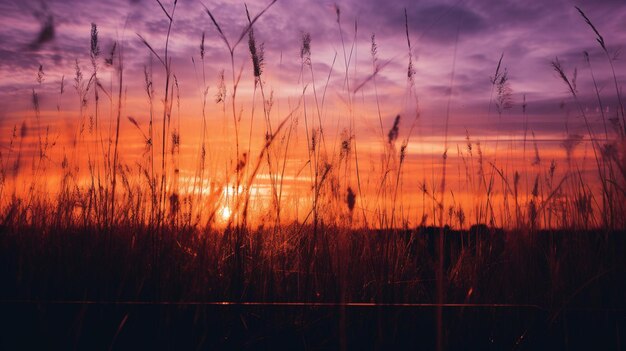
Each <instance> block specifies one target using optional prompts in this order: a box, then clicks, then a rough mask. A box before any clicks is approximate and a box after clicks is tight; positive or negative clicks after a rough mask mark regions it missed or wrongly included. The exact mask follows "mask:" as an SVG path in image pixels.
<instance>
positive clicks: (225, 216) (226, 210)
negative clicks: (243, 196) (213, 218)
mask: <svg viewBox="0 0 626 351" xmlns="http://www.w3.org/2000/svg"><path fill="white" fill-rule="evenodd" d="M231 214H232V212H231V210H230V207H228V206H223V207H222V208H221V209H220V211H219V215H220V218H221V219H222V221H224V222H227V221H228V220H229V219H230V215H231Z"/></svg>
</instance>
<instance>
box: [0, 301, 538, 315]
mask: <svg viewBox="0 0 626 351" xmlns="http://www.w3.org/2000/svg"><path fill="white" fill-rule="evenodd" d="M0 304H2V305H10V304H33V305H35V304H43V305H129V306H133V305H137V306H234V307H236V306H244V307H245V306H250V307H256V306H258V307H273V306H274V307H363V308H370V307H408V308H431V307H443V308H479V309H480V308H485V309H486V308H505V309H506V308H525V309H536V310H541V311H546V312H547V311H548V309H546V308H544V307H541V306H539V305H532V304H497V303H496V304H471V303H444V304H437V303H376V302H263V301H250V302H237V301H94V300H0Z"/></svg>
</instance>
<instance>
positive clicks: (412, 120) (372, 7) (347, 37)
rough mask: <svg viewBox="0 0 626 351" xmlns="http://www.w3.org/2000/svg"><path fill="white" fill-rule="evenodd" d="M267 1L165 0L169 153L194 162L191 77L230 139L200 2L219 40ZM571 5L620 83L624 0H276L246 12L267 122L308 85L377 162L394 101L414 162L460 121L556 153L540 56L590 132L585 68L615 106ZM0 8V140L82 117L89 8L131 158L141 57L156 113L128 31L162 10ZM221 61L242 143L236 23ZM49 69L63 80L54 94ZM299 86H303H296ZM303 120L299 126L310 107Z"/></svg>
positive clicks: (462, 128) (216, 52) (121, 2)
mask: <svg viewBox="0 0 626 351" xmlns="http://www.w3.org/2000/svg"><path fill="white" fill-rule="evenodd" d="M268 4H269V1H247V2H246V3H245V4H244V2H237V1H228V2H225V1H212V0H202V1H196V0H194V1H188V0H180V1H178V2H177V4H176V11H175V13H174V17H173V18H174V23H173V26H172V28H171V36H170V40H169V57H170V58H171V60H172V61H171V62H172V63H171V65H172V72H173V74H174V75H175V76H176V82H177V91H176V95H177V98H176V101H177V104H176V109H175V111H176V112H175V118H177V121H179V122H176V123H179V126H178V127H176V126H175V127H174V129H176V128H178V130H179V135H180V136H181V145H182V146H181V149H182V150H183V151H181V153H182V154H183V156H181V160H183V161H181V162H182V163H183V164H187V165H190V164H193V162H194V161H193V160H194V157H196V156H197V155H196V154H197V150H198V146H197V144H198V143H199V138H200V135H201V133H200V132H198V130H199V129H201V128H202V127H200V126H201V121H202V113H201V111H202V91H203V90H204V87H208V90H207V92H208V93H207V96H208V98H207V105H206V106H207V107H206V116H207V121H208V122H207V123H208V125H209V129H210V132H209V140H210V144H211V145H213V147H212V151H211V152H212V154H213V156H214V160H215V163H216V164H219V163H220V162H221V161H219V160H220V155H223V154H231V155H232V152H233V149H232V148H233V145H232V144H233V133H234V128H233V125H232V117H229V116H230V112H229V111H230V110H229V109H230V106H228V107H226V105H224V104H222V105H220V104H217V103H215V96H216V94H217V93H218V90H219V74H220V72H221V71H222V70H223V72H224V75H225V84H226V91H227V92H228V94H230V93H231V92H232V86H233V84H232V79H231V77H232V69H231V63H230V56H229V53H228V50H227V49H226V46H225V45H224V42H223V41H222V40H221V39H220V36H219V35H218V32H217V30H216V28H215V26H214V25H213V23H212V21H211V19H210V17H209V16H208V14H207V12H206V10H205V8H206V9H209V10H210V11H211V13H212V14H213V15H214V17H215V19H216V20H217V22H218V23H219V24H220V26H221V28H222V29H223V32H224V33H225V36H226V37H227V38H228V39H229V40H230V41H231V42H234V41H236V38H238V37H239V35H240V34H241V33H242V30H243V29H244V28H245V26H246V24H247V21H248V20H247V18H246V12H245V10H246V7H245V6H247V8H248V10H249V12H250V14H251V16H254V15H255V14H257V13H259V12H260V11H261V10H263V9H264V8H265V7H266V6H267V5H268ZM172 5H173V2H172V1H167V0H164V1H163V6H164V7H165V9H167V11H171V8H172ZM575 6H578V7H580V8H581V9H582V10H583V11H584V12H585V13H586V15H587V16H588V17H589V19H591V21H592V22H593V23H594V25H595V26H596V27H597V29H598V30H599V32H600V33H601V34H602V36H603V37H604V40H605V42H606V45H607V48H608V51H609V53H610V55H611V56H612V59H613V65H614V68H615V74H616V76H615V78H616V81H617V82H618V85H619V87H620V89H621V86H622V84H623V82H624V81H626V65H625V64H624V60H623V59H622V58H621V57H620V56H619V53H620V49H621V48H623V47H624V45H625V44H626V4H625V3H624V2H623V1H620V0H600V1H592V0H587V1H569V0H554V1H526V2H520V1H499V0H498V1H496V0H492V1H477V0H476V1H473V0H455V1H380V0H346V1H337V2H328V1H305V0H291V1H286V0H278V1H277V2H276V3H275V4H274V5H272V6H271V7H270V8H269V9H268V10H267V12H265V13H264V14H263V15H262V16H261V17H260V18H259V19H258V21H257V22H256V23H255V25H254V34H255V37H256V40H257V44H260V43H263V50H264V51H263V52H264V65H263V74H262V80H263V85H264V87H265V92H264V94H267V95H271V96H272V103H273V106H272V112H271V119H272V120H273V123H274V125H278V123H279V122H280V121H282V120H283V119H284V118H285V116H287V115H288V113H289V111H291V110H293V109H294V107H295V106H298V107H299V108H301V109H304V110H306V109H309V110H310V112H309V113H310V115H309V117H310V116H311V115H313V116H314V115H315V113H316V111H315V110H313V106H314V104H317V108H318V109H319V106H320V105H319V104H320V99H322V98H323V104H322V105H321V106H322V107H321V110H322V111H321V112H317V113H318V115H319V117H320V118H319V119H318V121H319V122H321V123H322V125H323V126H324V128H325V130H326V137H327V139H328V140H329V142H328V143H329V144H331V145H335V148H337V146H336V145H338V142H337V140H339V139H340V138H341V131H342V130H345V129H350V130H353V133H354V135H355V139H356V140H358V142H359V143H360V146H361V152H363V153H364V155H369V156H364V158H365V159H367V158H368V157H369V159H370V160H372V161H371V162H372V163H376V162H378V161H376V160H377V156H375V154H376V153H381V152H383V151H381V150H384V148H385V146H384V144H385V142H384V139H385V136H386V135H387V132H388V131H389V130H390V128H392V126H393V122H394V120H395V117H396V116H397V115H401V116H402V119H401V121H400V124H399V140H407V144H408V155H409V156H408V157H409V160H413V161H414V163H415V164H418V163H419V162H420V160H428V162H427V163H428V164H429V167H431V166H432V167H434V166H433V165H434V164H435V163H437V162H438V161H434V160H435V158H436V157H440V155H441V154H442V152H443V148H444V146H443V145H444V144H443V142H444V140H445V139H446V130H447V138H448V140H449V143H450V145H449V146H448V147H449V150H452V149H455V148H456V146H457V145H461V144H464V143H466V142H465V141H464V138H465V137H466V135H470V136H471V137H472V138H473V139H474V140H483V145H484V147H485V148H487V146H486V145H488V142H489V141H490V140H491V141H493V139H502V140H509V139H515V140H519V139H520V138H522V136H523V135H527V136H529V135H530V133H534V135H535V139H536V140H539V141H540V142H542V143H544V144H542V145H543V146H544V147H545V149H544V150H545V152H546V153H547V154H550V155H552V154H554V155H555V156H554V157H557V156H558V157H561V158H562V157H564V155H565V152H564V151H563V147H562V140H564V139H566V138H567V136H568V134H569V135H581V136H582V137H583V139H584V138H587V137H588V136H587V129H586V128H585V125H584V123H583V121H582V118H581V116H580V113H579V112H578V110H577V107H576V105H575V104H574V101H573V100H572V98H571V95H570V94H569V92H568V88H567V87H566V85H565V84H564V83H563V81H562V80H561V79H560V78H559V77H558V75H557V73H556V72H555V71H554V69H553V67H552V65H551V63H552V62H553V61H554V60H555V59H556V58H557V57H558V60H559V61H560V62H561V64H562V66H563V68H564V71H565V73H566V74H567V75H568V76H569V77H570V79H571V80H572V81H575V82H576V89H577V92H578V94H579V100H580V102H581V105H582V106H583V108H584V109H585V111H587V113H588V116H589V120H590V123H591V127H592V130H593V131H594V133H597V134H598V137H600V136H601V135H605V136H606V135H608V133H604V129H603V123H602V118H601V114H600V111H599V103H598V97H597V95H596V92H595V89H594V83H593V80H592V76H591V73H592V72H593V74H594V77H595V80H596V84H597V86H598V91H599V95H600V99H601V101H602V103H603V106H604V109H605V111H606V112H607V113H606V116H608V118H610V117H612V116H615V115H616V113H617V112H616V111H617V106H618V104H617V98H616V93H615V83H614V78H613V77H614V76H613V73H612V71H611V68H610V66H609V64H608V61H607V58H606V56H605V53H604V52H603V51H602V49H601V47H600V45H598V43H597V42H596V40H595V34H594V33H593V31H592V30H591V28H590V27H589V26H588V25H587V24H586V23H585V21H584V19H583V18H582V17H581V15H580V14H579V12H578V11H577V10H576V8H575ZM405 11H406V19H407V23H408V35H409V38H410V41H411V50H410V51H409V49H408V47H407V36H406V29H407V28H406V27H405ZM338 14H339V21H338ZM0 18H1V19H2V23H3V25H2V27H1V28H0V43H2V45H1V46H0V76H1V77H2V79H0V129H1V130H2V131H3V133H2V135H4V137H0V144H1V145H2V148H3V150H4V151H5V154H6V150H7V148H8V147H9V146H8V145H9V143H10V138H9V137H10V135H11V132H10V131H11V130H12V129H13V128H15V127H16V126H20V125H22V124H23V123H24V124H25V125H27V126H28V128H29V130H34V129H35V128H43V127H42V125H45V126H49V130H50V133H51V135H53V137H52V138H53V139H54V140H55V141H56V143H57V144H58V146H56V149H57V151H56V153H57V154H58V155H61V154H63V153H64V152H67V149H66V148H65V147H64V146H61V145H70V144H71V140H72V138H75V135H76V133H75V130H76V129H77V128H79V127H77V125H79V124H80V123H81V122H80V120H81V118H80V116H79V106H80V103H79V100H80V99H79V98H78V97H77V95H76V92H75V89H74V87H73V85H74V76H75V67H76V65H77V64H78V66H79V67H80V68H81V70H82V72H83V73H84V76H85V77H89V75H90V74H91V70H92V68H91V63H90V58H89V47H90V46H89V45H90V30H91V24H92V23H95V24H97V28H98V36H99V47H100V51H101V58H100V60H99V63H98V65H99V70H100V73H99V74H100V79H101V82H102V85H103V88H102V89H103V90H104V91H106V92H107V93H108V94H109V95H111V96H112V98H111V100H107V98H103V99H102V101H101V107H100V109H101V111H100V114H101V115H102V116H106V117H107V118H109V116H110V115H111V114H112V113H113V112H112V111H114V105H115V104H116V102H115V94H114V92H117V90H116V89H117V87H116V82H117V81H116V79H115V77H116V67H115V66H113V67H109V66H107V65H106V64H105V62H104V58H105V57H106V56H107V55H108V54H109V53H110V51H111V49H112V47H113V44H114V43H117V49H118V50H119V49H120V48H122V50H123V62H124V86H123V96H124V104H123V112H122V114H123V115H124V116H125V117H126V118H123V119H122V123H121V129H122V132H121V135H122V145H123V147H124V149H125V150H127V153H126V155H125V158H124V161H125V162H128V163H133V162H134V160H135V158H139V159H140V158H141V157H142V156H144V157H145V154H144V153H142V152H141V150H142V133H144V134H145V132H146V128H147V123H148V122H147V121H148V119H149V117H148V116H149V113H148V112H147V111H148V109H149V108H148V99H147V97H146V93H145V89H144V85H145V79H144V70H145V68H146V67H152V72H153V74H154V87H155V93H156V96H157V97H156V98H155V99H154V101H155V103H154V106H155V110H156V111H157V112H156V115H159V114H160V113H161V112H160V111H162V102H161V100H162V98H163V86H164V74H163V69H162V67H161V66H159V63H158V61H157V60H156V59H155V57H154V55H152V54H151V53H150V51H149V50H148V48H147V47H146V45H144V43H142V41H141V40H140V37H139V36H141V37H143V38H145V40H146V41H147V42H148V43H149V44H150V45H151V46H152V47H153V48H154V49H155V51H156V52H158V53H160V54H162V53H163V49H164V43H165V38H166V33H167V29H168V19H167V17H166V15H165V14H164V12H163V11H162V10H161V8H160V6H159V4H158V2H157V1H153V0H110V1H89V0H86V1H71V0H69V1H60V0H50V1H31V0H24V1H7V0H1V1H0ZM203 33H204V36H205V57H204V60H203V61H202V60H201V57H200V43H201V38H202V36H203ZM304 33H309V34H310V37H311V70H310V71H309V70H308V68H307V69H304V70H303V65H302V58H301V44H302V37H303V35H304ZM372 35H375V41H376V45H377V60H378V61H377V62H378V64H379V67H380V70H379V71H378V72H377V73H376V75H375V79H372V74H373V64H372V55H371V40H372ZM585 52H587V53H588V54H589V57H590V63H591V69H592V70H593V71H591V70H590V66H589V65H588V64H587V62H586V60H585V56H584V53H585ZM409 53H410V56H411V59H412V60H413V67H414V69H415V74H414V76H413V77H414V78H413V79H414V88H413V90H411V86H410V82H409V81H408V80H407V65H408V61H409ZM501 57H502V64H501V71H500V72H503V71H504V70H505V69H506V72H507V77H508V83H507V89H510V101H509V102H510V108H507V109H504V110H502V111H501V112H502V113H501V115H500V114H499V113H498V108H497V106H496V102H495V98H496V96H497V94H496V93H494V92H493V87H492V84H491V82H490V77H492V76H493V75H494V73H495V71H496V67H497V66H498V62H499V60H500V58H501ZM40 66H41V67H42V70H43V72H44V75H43V80H42V82H41V83H39V82H37V81H36V78H37V72H38V69H39V67H40ZM346 66H348V73H347V74H346ZM234 67H235V73H236V74H237V73H239V72H241V80H240V84H239V85H238V88H237V92H238V96H237V99H238V100H237V106H236V107H235V108H236V110H237V111H239V113H240V114H241V116H242V117H241V118H242V121H243V122H241V121H240V123H241V125H240V130H239V132H240V134H241V138H242V140H246V143H249V144H251V146H249V149H250V152H252V149H255V150H256V149H259V148H260V146H261V145H263V142H262V140H263V138H264V136H265V126H264V125H263V123H262V122H263V115H262V112H259V111H261V110H262V106H263V105H262V102H260V101H261V100H259V99H261V98H260V97H259V96H258V94H259V93H258V92H257V93H255V90H254V88H255V84H254V77H253V74H252V63H251V59H250V53H249V51H248V42H247V36H246V37H244V39H243V41H242V42H241V43H240V45H239V46H238V47H236V49H235V51H234ZM307 71H309V72H307ZM311 72H312V73H311ZM346 75H347V80H346ZM574 77H575V79H574ZM62 80H63V81H64V93H63V94H60V86H61V81H62ZM346 82H347V84H346ZM374 85H375V86H374ZM350 87H352V88H350ZM355 87H359V89H358V91H354V89H355ZM303 91H304V93H303ZM34 92H36V94H37V97H38V99H39V102H40V105H41V107H40V109H41V121H39V122H38V123H40V124H39V126H38V127H36V126H35V121H34V118H33V108H32V99H33V98H32V96H33V93H34ZM302 96H304V97H305V98H304V100H302V99H300V97H302ZM229 97H230V96H229ZM253 98H254V99H255V100H254V101H255V103H253ZM88 99H89V101H88V102H87V104H86V105H85V112H84V114H85V116H86V118H92V117H90V116H92V115H93V108H94V105H93V101H91V99H92V97H89V98H88ZM266 99H268V98H267V96H266ZM227 103H229V102H228V101H227ZM302 103H304V104H305V106H304V107H302V105H301V104H302ZM306 104H308V105H306ZM255 106H256V107H255ZM307 106H308V107H307ZM524 107H525V108H524ZM253 108H256V116H255V117H254V118H256V122H254V120H253V122H250V119H251V116H253V113H254V112H253V111H254V110H253ZM378 109H380V113H378ZM304 110H300V111H299V112H298V114H299V115H301V114H302V111H304ZM418 114H419V116H418ZM128 117H132V119H133V120H134V121H136V122H137V125H134V124H133V123H131V122H130V121H131V119H129V118H128ZM301 117H302V116H300V119H299V121H300V122H298V123H300V124H302V123H303V121H302V118H301ZM102 118H104V117H102ZM446 121H448V123H447V124H448V128H446V127H445V126H446ZM156 122H157V123H159V121H158V120H157V121H156ZM312 123H313V124H312V125H313V126H314V125H315V123H316V122H315V120H314V121H313V122H312ZM607 123H610V122H607ZM381 124H382V128H381ZM298 128H299V129H297V130H298V132H297V135H298V138H300V140H299V144H298V145H299V146H300V148H299V149H298V150H299V151H295V150H296V148H295V147H294V149H293V151H292V154H290V155H289V157H290V159H291V158H293V167H294V169H298V168H301V166H300V163H301V162H300V161H301V160H302V159H303V158H306V147H305V145H306V140H307V137H306V136H304V135H305V134H306V132H307V131H308V130H307V129H306V128H307V127H304V129H303V127H302V126H301V125H300V126H299V127H298ZM306 135H308V134H306ZM608 136H609V138H612V137H613V136H611V135H608ZM248 139H249V140H250V141H248ZM253 140H254V142H253ZM244 144H245V143H244ZM398 144H399V143H398ZM294 145H295V144H294ZM512 145H513V144H511V147H510V150H512V149H513V146H512ZM518 146H519V145H518ZM398 147H399V146H398ZM68 148H69V147H68ZM524 148H525V146H524ZM529 148H530V147H529ZM584 152H585V154H584V155H587V154H586V151H584ZM511 154H512V151H511ZM584 155H583V156H580V157H586V156H584ZM517 156H519V155H517ZM225 158H228V157H225ZM230 158H231V159H232V156H231V157H230ZM524 158H525V156H524ZM184 160H187V161H184ZM185 162H186V163H185ZM231 162H232V160H231ZM183 167H184V166H183ZM189 167H191V166H189ZM214 167H218V168H219V167H221V166H217V165H215V166H214ZM411 167H417V166H415V165H413V166H411ZM374 168H375V167H374V166H372V169H374ZM422 171H423V170H422ZM189 172H190V173H191V171H189ZM293 172H294V173H296V171H295V170H294V171H293ZM350 172H353V170H350ZM431 172H432V169H431ZM294 177H295V178H297V174H296V175H294ZM351 177H353V176H351Z"/></svg>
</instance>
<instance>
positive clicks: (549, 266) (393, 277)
mask: <svg viewBox="0 0 626 351" xmlns="http://www.w3.org/2000/svg"><path fill="white" fill-rule="evenodd" d="M440 232H441V231H440V230H439V229H438V228H422V229H418V230H406V231H385V232H379V231H365V230H360V231H348V230H342V229H339V228H329V227H323V226H322V228H321V229H320V230H318V231H317V232H316V233H314V232H313V231H312V228H308V227H301V226H297V225H294V226H292V227H285V228H283V229H281V230H276V231H275V230H268V229H265V230H264V229H259V230H257V231H254V232H237V231H230V232H226V233H219V232H206V233H197V232H194V231H191V230H189V231H185V230H184V229H183V230H177V231H176V232H175V233H173V232H169V231H168V230H165V229H163V230H155V229H150V228H135V229H132V230H130V229H128V228H117V229H112V230H99V231H98V230H95V229H94V230H89V231H88V230H84V229H81V230H72V229H68V228H63V229H54V228H51V229H47V230H40V229H35V228H19V229H7V228H4V229H2V231H1V234H0V279H1V280H0V281H1V282H2V289H0V296H1V302H0V349H7V350H12V349H35V348H37V349H90V350H93V349H110V348H113V349H153V348H159V349H162V348H166V349H223V348H228V349H242V348H243V349H275V348H278V347H283V348H308V349H320V348H322V349H338V348H343V347H346V348H349V349H383V348H385V349H386V348H387V347H389V346H395V347H406V348H420V349H432V348H434V347H435V342H436V337H435V335H436V323H435V315H436V311H437V306H436V303H437V300H438V299H437V291H436V285H437V284H436V277H437V274H436V271H437V269H438V268H437V267H438V254H437V252H438V249H437V247H438V246H437V245H438V243H439V235H440ZM444 238H445V240H444V243H445V246H444V249H445V250H444V251H445V257H444V277H445V278H444V291H445V293H444V297H443V301H444V302H445V305H443V307H442V308H443V335H444V340H445V342H444V343H445V346H446V347H447V348H452V349H467V348H479V349H494V350H501V349H518V350H524V349H616V350H617V349H622V348H623V347H624V345H625V343H626V342H625V341H624V338H626V293H625V288H626V240H625V239H626V233H624V232H619V231H618V232H601V231H565V230H563V231H537V232H528V231H524V232H517V231H510V232H509V231H500V230H493V229H487V228H486V227H481V226H475V227H472V228H471V229H470V230H469V231H452V230H445V231H444Z"/></svg>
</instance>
